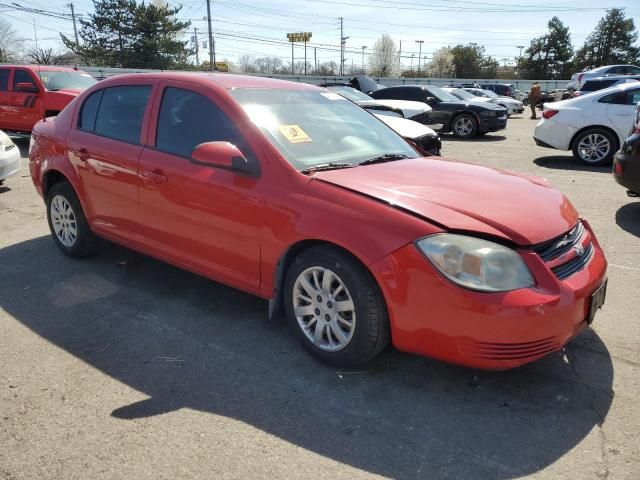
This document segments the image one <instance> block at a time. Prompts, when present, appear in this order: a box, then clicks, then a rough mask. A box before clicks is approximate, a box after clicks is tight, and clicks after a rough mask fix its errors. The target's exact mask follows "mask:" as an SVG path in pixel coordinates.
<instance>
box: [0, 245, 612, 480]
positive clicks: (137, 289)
mask: <svg viewBox="0 0 640 480" xmlns="http://www.w3.org/2000/svg"><path fill="white" fill-rule="evenodd" d="M0 264H1V265H3V276H2V280H0V307H1V308H3V309H5V310H6V311H7V312H8V313H9V314H10V315H12V316H13V317H14V318H15V319H16V321H19V322H22V323H23V324H24V325H25V326H27V327H28V328H30V329H31V330H32V331H34V332H36V333H37V334H38V335H41V336H42V337H44V338H45V339H47V340H49V341H50V342H52V343H54V344H55V345H57V346H59V347H60V348H62V349H64V350H66V351H67V352H69V353H70V354H72V355H75V356H76V357H78V358H80V359H82V360H83V361H85V362H87V363H88V364H89V365H91V366H93V367H95V368H97V369H99V370H101V371H103V372H105V373H106V374H108V375H110V376H111V377H112V378H114V379H116V380H118V381H120V382H124V383H125V384H127V385H129V386H130V387H132V388H134V389H136V390H138V391H140V392H143V393H145V394H146V395H148V397H149V398H148V399H146V400H143V401H140V402H136V403H133V404H129V405H126V404H125V405H122V406H121V407H119V408H117V409H116V410H115V411H113V413H112V416H114V417H116V418H119V419H122V421H129V419H136V418H141V417H150V416H154V415H161V414H163V413H166V412H171V411H174V410H176V409H180V408H191V409H197V410H200V411H203V412H211V413H215V414H217V415H224V416H227V417H229V418H233V419H238V420H241V421H242V422H246V423H247V424H250V425H253V426H254V427H256V428H259V429H261V430H263V431H265V432H268V433H270V434H272V435H275V436H277V437H279V438H281V439H283V440H285V441H287V442H290V443H292V444H294V445H297V446H299V447H301V448H304V449H307V450H309V451H312V452H315V453H317V454H320V455H323V456H325V457H327V458H330V459H333V460H335V461H337V462H342V463H344V464H347V465H351V466H353V467H356V468H359V469H362V470H365V471H368V472H372V473H375V474H380V475H383V476H388V477H393V478H399V479H409V478H443V477H447V478H474V479H485V478H486V479H506V478H515V477H520V476H523V475H528V474H531V473H534V472H537V471H539V470H540V469H542V468H544V467H546V466H548V465H550V464H552V463H553V462H555V461H556V460H557V459H558V458H560V457H561V456H563V455H564V454H566V453H567V452H568V451H569V450H571V449H573V448H574V447H575V446H576V445H577V444H578V443H579V442H580V441H581V440H582V439H583V438H584V437H585V436H586V435H587V434H588V433H589V432H590V431H591V430H592V429H593V428H594V426H596V425H599V424H601V423H602V422H603V421H604V419H605V417H606V416H607V413H608V411H609V408H610V406H611V401H612V395H613V392H612V382H613V375H614V372H613V367H612V363H611V358H610V355H609V353H608V351H607V349H606V347H605V345H604V344H603V343H602V341H601V340H600V338H599V337H598V336H597V335H596V334H595V333H594V332H593V331H591V330H589V331H587V332H586V333H585V334H583V335H582V336H581V337H579V338H578V339H576V340H575V341H574V342H572V343H571V344H570V345H569V346H568V347H567V348H566V350H565V351H564V352H561V353H557V354H552V355H550V356H548V357H546V358H545V359H543V360H541V361H539V362H536V363H534V364H532V365H529V366H526V367H523V368H520V369H516V370H512V371H508V372H478V371H474V370H469V369H465V368H459V367H454V366H450V365H445V364H442V363H439V362H436V361H431V360H427V359H424V358H420V357H416V356H411V355H405V354H401V353H398V352H396V351H393V350H389V351H387V352H385V353H383V354H382V355H381V356H380V357H378V358H377V359H376V360H374V361H373V362H372V363H371V364H370V365H368V366H367V367H366V368H363V369H360V370H357V371H336V370H334V369H331V368H328V367H325V366H323V365H320V364H318V363H317V362H315V361H314V360H313V359H312V358H311V357H310V356H309V355H307V354H306V353H305V352H304V351H303V349H302V348H301V347H300V346H299V345H298V344H297V343H296V342H295V341H294V340H293V337H292V336H291V335H289V334H288V332H287V331H286V328H285V326H284V325H283V322H279V321H271V322H270V321H268V320H266V318H265V317H266V310H267V305H266V302H264V301H262V300H260V299H256V298H254V297H251V296H249V295H246V294H244V293H241V292H238V291H236V290H232V289H230V288H227V287H224V286H222V285H220V284H217V283H214V282H211V281H208V280H206V279H203V278H201V277H198V276H196V275H192V274H190V273H187V272H184V271H182V270H179V269H177V268H173V267H171V266H168V265H166V264H164V263H161V262H158V261H155V260H153V259H150V258H148V257H145V256H142V255H138V254H136V253H133V252H131V251H128V250H125V249H122V248H119V247H116V246H112V245H108V246H106V247H105V248H104V249H103V251H102V252H101V253H100V254H99V255H97V256H95V257H91V258H87V259H84V260H80V261H78V260H72V259H68V258H66V257H64V256H62V254H60V253H59V252H58V250H57V249H56V247H55V246H54V244H53V242H52V240H51V239H50V238H49V237H41V238H37V239H34V240H30V241H27V242H23V243H20V244H16V245H13V246H10V247H6V248H4V249H2V250H0ZM78 381H79V380H78Z"/></svg>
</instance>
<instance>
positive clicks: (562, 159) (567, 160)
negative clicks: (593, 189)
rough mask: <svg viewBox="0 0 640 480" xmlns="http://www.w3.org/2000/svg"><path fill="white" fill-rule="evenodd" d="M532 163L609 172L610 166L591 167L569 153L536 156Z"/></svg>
mask: <svg viewBox="0 0 640 480" xmlns="http://www.w3.org/2000/svg"><path fill="white" fill-rule="evenodd" d="M533 163H535V164H536V165H538V166H539V167H544V168H553V169H556V170H557V169H560V170H576V171H581V172H598V173H608V174H611V166H610V165H609V166H604V167H592V166H589V165H583V164H582V163H579V162H578V160H576V159H575V158H573V156H571V155H549V156H547V157H538V158H536V159H535V160H534V161H533ZM611 181H613V180H611Z"/></svg>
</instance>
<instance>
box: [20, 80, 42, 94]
mask: <svg viewBox="0 0 640 480" xmlns="http://www.w3.org/2000/svg"><path fill="white" fill-rule="evenodd" d="M16 91H17V92H28V93H37V92H38V87H36V86H35V85H34V84H33V83H31V82H19V83H17V84H16Z"/></svg>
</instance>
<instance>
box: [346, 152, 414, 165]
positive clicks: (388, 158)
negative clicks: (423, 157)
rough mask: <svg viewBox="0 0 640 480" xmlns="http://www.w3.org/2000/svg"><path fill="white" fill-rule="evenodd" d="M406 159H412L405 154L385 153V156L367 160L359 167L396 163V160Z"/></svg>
mask: <svg viewBox="0 0 640 480" xmlns="http://www.w3.org/2000/svg"><path fill="white" fill-rule="evenodd" d="M405 158H410V157H409V155H407V154H405V153H385V154H384V155H380V156H379V157H373V158H370V159H369V160H365V161H364V162H360V163H359V164H358V165H372V164H374V163H385V162H394V161H396V160H404V159H405Z"/></svg>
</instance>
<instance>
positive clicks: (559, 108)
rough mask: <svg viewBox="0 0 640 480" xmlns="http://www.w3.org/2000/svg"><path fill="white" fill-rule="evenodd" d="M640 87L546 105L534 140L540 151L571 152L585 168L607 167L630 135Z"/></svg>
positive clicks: (625, 86) (631, 85)
mask: <svg viewBox="0 0 640 480" xmlns="http://www.w3.org/2000/svg"><path fill="white" fill-rule="evenodd" d="M639 101H640V84H638V83H636V82H632V83H624V84H621V85H617V86H615V87H610V88H605V89H604V90H598V91H597V92H593V93H590V94H588V95H583V96H581V97H577V98H572V99H569V100H563V101H561V102H557V103H556V102H554V103H552V104H545V106H544V111H543V112H542V120H540V122H539V123H538V125H537V126H536V129H535V131H534V133H533V139H534V140H535V142H536V144H537V145H538V146H541V147H548V148H556V149H558V150H572V151H573V156H574V157H575V158H576V159H577V160H579V161H580V162H582V163H584V164H586V165H607V164H609V163H611V160H612V159H613V155H614V154H615V152H616V151H617V150H618V149H619V148H620V146H621V145H622V144H623V142H624V139H625V138H626V137H627V134H628V133H629V125H631V123H632V120H633V113H634V109H635V106H636V104H637V103H638V102H639Z"/></svg>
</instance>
